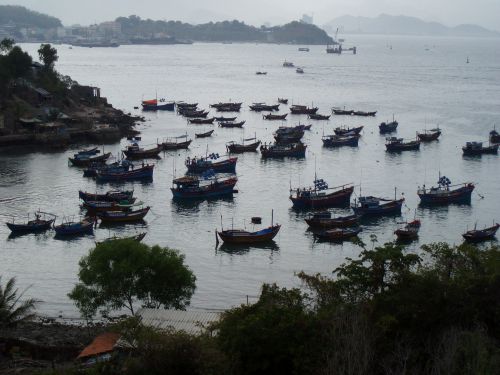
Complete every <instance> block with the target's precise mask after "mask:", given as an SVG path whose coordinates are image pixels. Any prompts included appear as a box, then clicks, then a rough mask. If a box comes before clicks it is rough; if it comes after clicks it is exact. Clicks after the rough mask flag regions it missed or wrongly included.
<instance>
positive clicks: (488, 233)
mask: <svg viewBox="0 0 500 375" xmlns="http://www.w3.org/2000/svg"><path fill="white" fill-rule="evenodd" d="M498 228H500V224H498V223H496V224H495V225H493V226H492V227H489V228H484V229H475V228H474V229H472V230H469V231H467V232H465V233H464V234H462V237H463V238H464V239H465V240H466V241H469V242H481V241H485V240H489V239H492V238H493V237H495V234H496V233H497V230H498Z"/></svg>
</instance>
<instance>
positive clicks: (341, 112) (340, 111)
mask: <svg viewBox="0 0 500 375" xmlns="http://www.w3.org/2000/svg"><path fill="white" fill-rule="evenodd" d="M332 112H333V114H334V115H337V116H352V114H353V113H354V110H352V109H337V108H332Z"/></svg>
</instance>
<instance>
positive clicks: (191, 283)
mask: <svg viewBox="0 0 500 375" xmlns="http://www.w3.org/2000/svg"><path fill="white" fill-rule="evenodd" d="M79 265H80V271H79V274H78V277H79V279H80V283H78V284H77V285H76V286H75V287H74V289H73V290H72V291H71V293H69V297H70V298H71V299H72V300H74V301H75V304H76V306H77V307H78V309H79V310H80V312H81V313H82V316H84V317H85V318H91V317H93V316H94V315H95V314H96V313H97V311H98V310H99V309H102V311H104V312H106V313H107V312H109V311H111V310H120V309H123V308H125V309H127V310H128V311H129V312H130V313H131V314H132V315H134V314H135V311H136V310H135V304H136V303H140V304H141V305H142V306H143V307H149V308H160V307H164V308H176V309H183V308H185V306H186V305H188V304H189V301H190V299H191V296H192V295H193V293H194V290H195V288H196V284H195V282H196V277H195V276H194V274H193V273H192V272H191V270H190V269H189V268H188V267H187V266H186V265H184V256H183V255H181V254H179V252H178V251H177V250H172V249H169V248H163V247H160V246H153V247H150V246H148V245H145V244H141V243H138V242H136V241H133V240H115V241H107V242H104V243H100V244H98V245H97V246H96V247H95V248H94V249H92V250H91V251H90V253H89V254H88V255H87V256H85V257H83V258H82V259H81V260H80V263H79Z"/></svg>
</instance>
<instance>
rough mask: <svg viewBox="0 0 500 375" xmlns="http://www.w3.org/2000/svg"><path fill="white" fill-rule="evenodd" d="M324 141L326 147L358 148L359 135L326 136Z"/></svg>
mask: <svg viewBox="0 0 500 375" xmlns="http://www.w3.org/2000/svg"><path fill="white" fill-rule="evenodd" d="M321 140H322V141H323V146H325V147H340V146H351V147H357V146H358V141H359V135H348V136H342V135H325V136H323V138H322V139H321Z"/></svg>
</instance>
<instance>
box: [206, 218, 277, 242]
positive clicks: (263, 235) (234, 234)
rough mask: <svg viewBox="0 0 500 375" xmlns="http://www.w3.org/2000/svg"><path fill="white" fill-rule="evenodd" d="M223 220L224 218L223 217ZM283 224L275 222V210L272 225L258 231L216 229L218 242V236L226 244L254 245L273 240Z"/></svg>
mask: <svg viewBox="0 0 500 375" xmlns="http://www.w3.org/2000/svg"><path fill="white" fill-rule="evenodd" d="M221 220H222V219H221ZM280 228H281V225H280V224H274V212H273V213H272V214H271V226H269V227H267V228H264V229H261V230H259V231H256V232H249V231H247V230H244V229H234V228H231V229H226V230H224V228H221V230H220V231H217V230H216V231H215V233H216V241H217V244H218V243H219V240H218V238H217V236H218V237H219V238H220V239H221V240H222V241H223V242H224V243H226V244H233V245H252V244H256V243H263V242H269V241H272V240H273V238H274V237H276V235H277V234H278V232H279V231H280Z"/></svg>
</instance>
